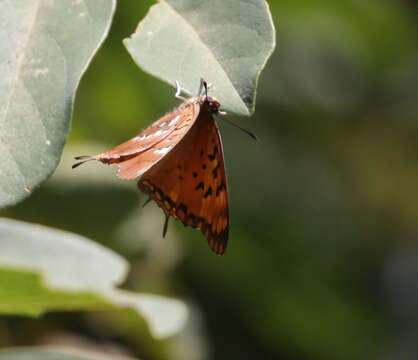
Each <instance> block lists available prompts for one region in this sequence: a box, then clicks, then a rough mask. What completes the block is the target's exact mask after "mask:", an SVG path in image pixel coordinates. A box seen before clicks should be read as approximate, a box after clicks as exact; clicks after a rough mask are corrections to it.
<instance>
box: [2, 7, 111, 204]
mask: <svg viewBox="0 0 418 360" xmlns="http://www.w3.org/2000/svg"><path fill="white" fill-rule="evenodd" d="M114 9H115V0H110V1H99V0H88V1H87V0H59V1H53V0H33V1H15V0H3V1H0V73H1V76H2V78H1V80H0V153H1V154H2V165H1V168H0V207H5V206H8V205H12V204H15V203H17V202H18V201H20V200H22V199H23V198H24V197H26V196H28V195H29V194H30V192H31V191H32V189H33V188H34V187H35V186H37V185H38V184H39V183H40V182H42V181H43V180H45V179H46V178H47V177H48V176H49V175H50V174H51V173H52V172H53V171H54V169H55V168H56V166H57V164H58V162H59V159H60V156H61V152H62V149H63V146H64V143H65V140H66V136H67V133H68V130H69V122H70V117H71V113H72V107H73V99H74V94H75V91H76V89H77V86H78V83H79V81H80V78H81V76H82V74H83V73H84V71H85V70H86V68H87V66H88V64H89V62H90V60H91V59H92V57H93V55H94V53H95V52H96V51H97V49H98V47H99V45H100V44H101V43H102V42H103V40H104V39H105V37H106V35H107V32H108V30H109V26H110V23H111V19H112V16H113V13H114Z"/></svg>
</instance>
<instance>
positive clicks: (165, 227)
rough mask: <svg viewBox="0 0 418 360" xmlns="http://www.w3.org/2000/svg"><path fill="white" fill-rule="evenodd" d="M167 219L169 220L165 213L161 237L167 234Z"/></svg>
mask: <svg viewBox="0 0 418 360" xmlns="http://www.w3.org/2000/svg"><path fill="white" fill-rule="evenodd" d="M168 220H170V217H169V216H168V215H167V214H166V215H165V221H164V228H163V238H165V235H166V234H167V229H168Z"/></svg>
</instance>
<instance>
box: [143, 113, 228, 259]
mask: <svg viewBox="0 0 418 360" xmlns="http://www.w3.org/2000/svg"><path fill="white" fill-rule="evenodd" d="M138 186H139V188H140V189H141V190H142V191H144V192H145V193H147V194H148V195H149V196H150V197H151V198H152V199H153V200H155V201H156V202H157V204H158V205H159V206H160V207H162V208H163V209H164V211H165V212H166V213H167V214H168V215H171V216H173V217H174V218H176V219H179V220H180V221H181V222H182V223H183V224H184V225H186V226H191V227H193V228H200V229H201V231H202V232H203V234H204V235H205V237H206V238H207V240H208V243H209V246H210V247H211V249H212V250H213V251H214V252H215V253H217V254H220V255H221V254H223V253H224V252H225V250H226V246H227V241H228V229H229V213H228V193H227V181H226V174H225V165H224V159H223V149H222V142H221V138H220V134H219V129H218V127H217V124H216V122H215V120H214V119H213V117H212V115H211V113H210V112H209V111H208V110H207V109H201V111H200V114H199V116H198V118H197V119H196V121H195V123H194V125H193V126H192V128H191V129H190V131H189V133H188V134H187V135H186V136H185V137H184V138H183V139H182V140H181V141H180V142H179V143H178V145H177V147H176V148H175V149H173V151H172V152H170V153H169V154H168V155H166V156H165V157H164V159H162V160H161V161H160V162H159V163H158V164H157V165H155V166H153V167H152V168H151V169H150V170H149V171H148V172H146V173H145V174H144V176H143V177H142V179H141V180H140V181H139V183H138Z"/></svg>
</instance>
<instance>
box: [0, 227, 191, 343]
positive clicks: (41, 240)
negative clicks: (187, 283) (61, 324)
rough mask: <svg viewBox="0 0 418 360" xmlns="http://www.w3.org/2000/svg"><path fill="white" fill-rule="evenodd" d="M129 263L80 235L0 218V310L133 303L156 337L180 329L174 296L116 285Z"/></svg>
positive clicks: (179, 306) (34, 311) (182, 317)
mask: <svg viewBox="0 0 418 360" xmlns="http://www.w3.org/2000/svg"><path fill="white" fill-rule="evenodd" d="M127 271H128V264H127V262H126V261H125V260H124V259H123V258H122V257H120V256H119V255H117V254H115V253H114V252H112V251H110V250H108V249H106V248H104V247H103V246H101V245H99V244H97V243H95V242H92V241H90V240H88V239H86V238H83V237H81V236H78V235H75V234H72V233H68V232H64V231H59V230H54V229H50V228H47V227H44V226H39V225H34V224H28V223H23V222H19V221H15V220H10V219H0V313H3V314H24V315H32V316H36V315H40V314H42V313H43V312H45V311H52V310H67V311H68V310H82V309H91V310H94V309H110V310H111V309H124V308H131V309H133V310H135V311H136V313H137V314H138V315H140V316H141V317H142V318H144V319H145V320H146V321H147V323H148V324H149V327H150V331H151V333H152V334H153V335H154V336H155V337H160V338H161V337H166V336H170V335H172V334H174V333H176V332H177V331H179V330H180V329H181V328H182V326H183V325H184V323H185V321H186V318H187V309H186V307H185V305H184V304H183V303H182V302H181V301H178V300H175V299H169V298H165V297H161V296H156V295H150V294H136V293H132V292H128V291H124V290H121V289H119V288H118V287H117V286H118V285H120V284H121V283H122V282H123V281H124V280H125V277H126V275H127Z"/></svg>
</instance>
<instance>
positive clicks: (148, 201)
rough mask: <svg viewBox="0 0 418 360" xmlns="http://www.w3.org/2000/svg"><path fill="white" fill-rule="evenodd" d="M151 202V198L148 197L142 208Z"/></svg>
mask: <svg viewBox="0 0 418 360" xmlns="http://www.w3.org/2000/svg"><path fill="white" fill-rule="evenodd" d="M151 200H152V198H151V197H149V198H148V199H147V200H146V201H145V202H144V204H143V205H142V207H143V208H144V207H145V206H147V205H148V204H149V203H150V201H151Z"/></svg>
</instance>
